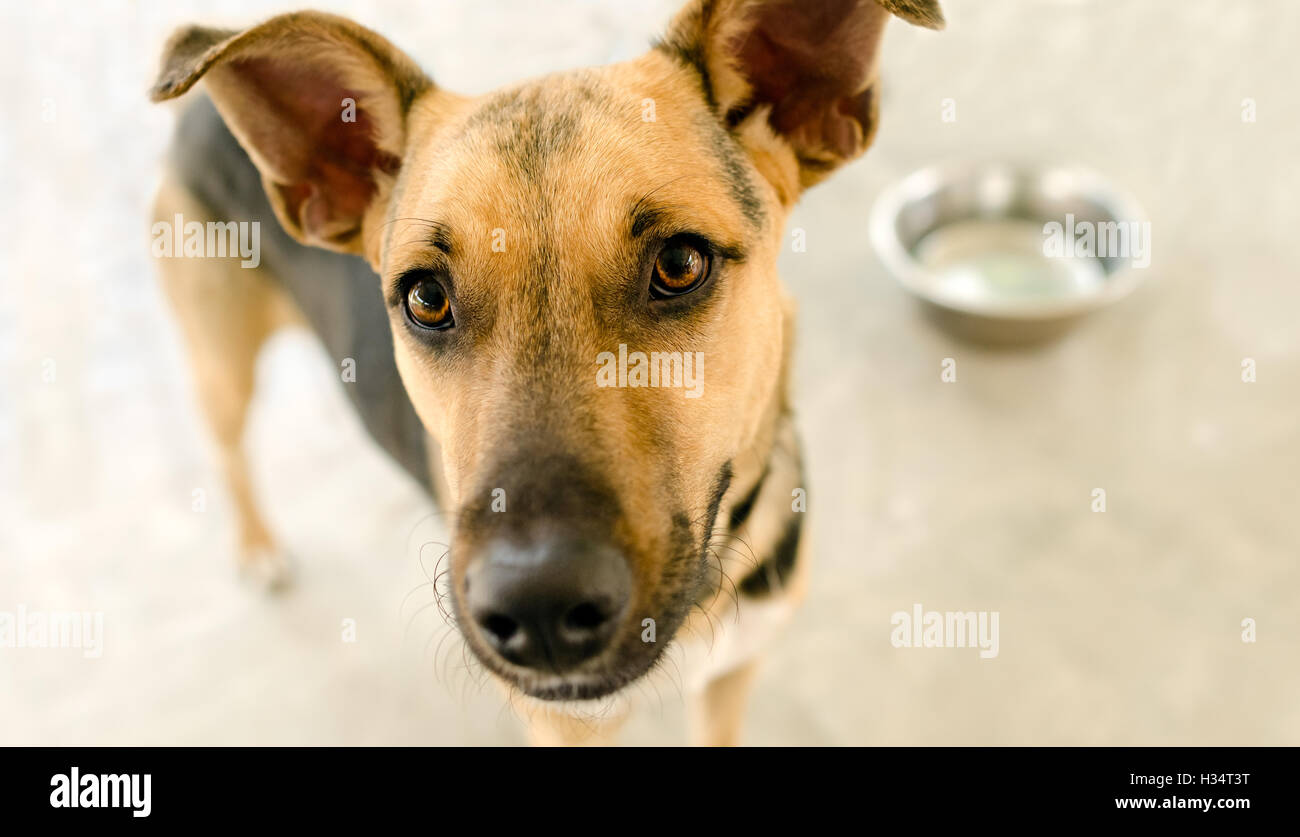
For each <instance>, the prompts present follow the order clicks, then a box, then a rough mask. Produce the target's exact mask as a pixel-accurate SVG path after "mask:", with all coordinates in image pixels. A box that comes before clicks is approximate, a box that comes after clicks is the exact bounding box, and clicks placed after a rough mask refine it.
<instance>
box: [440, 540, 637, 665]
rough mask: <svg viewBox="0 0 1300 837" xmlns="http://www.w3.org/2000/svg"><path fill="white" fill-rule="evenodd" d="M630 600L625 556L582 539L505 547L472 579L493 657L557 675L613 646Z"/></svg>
mask: <svg viewBox="0 0 1300 837" xmlns="http://www.w3.org/2000/svg"><path fill="white" fill-rule="evenodd" d="M630 593H631V574H630V572H629V570H628V567H627V562H626V561H625V560H624V558H623V556H622V554H621V553H620V552H619V551H618V550H616V549H614V548H613V547H610V546H607V545H603V544H590V543H586V542H583V541H574V540H551V541H545V542H541V543H532V544H527V545H524V546H518V545H515V544H512V543H509V542H507V541H498V542H496V543H494V544H492V545H491V546H489V547H488V548H487V549H485V550H484V551H483V553H482V554H481V555H480V556H479V557H478V558H477V559H476V560H475V561H474V562H473V563H472V564H471V565H470V566H469V568H468V569H467V571H466V576H465V595H466V603H467V605H468V609H469V613H470V616H471V618H473V620H474V622H475V624H476V625H478V627H479V629H480V632H481V633H482V635H483V638H484V640H485V641H486V642H487V643H488V644H489V645H490V646H491V647H492V648H493V650H495V651H496V652H497V653H498V654H500V655H501V657H502V658H504V659H505V660H507V661H508V662H511V663H513V664H515V665H518V666H523V667H525V668H533V669H538V670H544V671H551V672H557V673H558V672H563V671H566V670H569V669H572V668H574V667H576V666H578V665H579V664H581V663H582V662H583V661H585V660H588V659H590V658H592V657H594V656H596V655H597V654H599V653H600V652H601V651H603V650H604V649H605V648H606V647H607V646H608V645H609V643H610V640H611V639H612V638H613V636H614V634H615V632H616V630H617V628H618V625H619V623H620V621H621V620H622V616H623V614H624V612H625V611H626V609H627V605H628V599H629V596H630Z"/></svg>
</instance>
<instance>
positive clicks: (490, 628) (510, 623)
mask: <svg viewBox="0 0 1300 837" xmlns="http://www.w3.org/2000/svg"><path fill="white" fill-rule="evenodd" d="M483 627H484V629H485V630H487V632H488V633H490V634H492V636H493V637H495V638H496V640H497V641H498V642H506V641H507V640H509V639H510V637H512V636H514V635H515V631H517V630H519V623H518V622H516V621H515V620H513V619H511V618H510V617H509V616H502V615H501V614H500V613H491V614H488V617H487V618H486V619H484V620H483Z"/></svg>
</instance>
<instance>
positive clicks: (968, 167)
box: [868, 160, 1150, 321]
mask: <svg viewBox="0 0 1300 837" xmlns="http://www.w3.org/2000/svg"><path fill="white" fill-rule="evenodd" d="M990 175H993V176H1004V177H1007V176H1010V177H1018V178H1023V177H1026V176H1028V177H1031V178H1033V179H1034V180H1043V179H1045V178H1048V177H1066V178H1070V179H1071V180H1073V181H1074V182H1075V183H1076V184H1078V185H1077V187H1076V191H1075V194H1078V195H1081V196H1086V197H1087V198H1088V199H1089V200H1091V201H1092V202H1094V203H1097V204H1100V205H1102V206H1103V207H1105V208H1106V211H1107V212H1109V213H1110V214H1111V217H1113V218H1116V219H1122V220H1125V221H1138V222H1149V221H1150V218H1149V217H1148V216H1147V214H1146V212H1145V211H1144V210H1143V208H1142V205H1141V204H1140V203H1138V201H1137V199H1136V198H1134V197H1133V196H1132V195H1131V194H1129V193H1128V192H1127V191H1125V190H1123V189H1121V188H1119V187H1117V186H1115V185H1114V183H1113V182H1112V181H1111V180H1109V179H1108V178H1106V177H1104V176H1103V175H1101V174H1099V173H1098V172H1097V171H1095V170H1093V169H1090V168H1087V167H1086V166H1082V165H1077V164H1070V163H1033V162H1030V163H1026V162H1019V163H1017V162H1011V161H1007V160H975V161H961V162H946V163H934V164H931V165H928V166H923V167H921V168H919V169H916V170H914V171H912V172H911V173H909V174H906V175H904V176H903V177H901V178H899V179H897V180H895V181H894V182H893V183H891V184H889V185H888V186H886V187H885V189H884V190H882V191H881V192H880V194H879V195H878V196H877V197H876V200H875V203H874V204H873V205H872V208H871V215H870V219H869V222H868V227H869V235H870V238H871V242H872V245H873V246H874V248H875V250H876V255H877V256H878V257H879V258H880V260H881V261H882V262H883V263H884V265H885V267H886V269H888V271H889V272H890V273H891V274H892V275H893V276H894V279H895V280H896V281H897V282H898V283H899V284H901V285H902V286H903V287H904V288H905V289H906V290H907V291H908V292H909V293H911V294H913V295H914V296H916V297H919V298H921V299H923V300H926V301H927V302H930V303H933V304H935V305H938V306H939V307H941V308H945V309H948V310H950V311H956V312H958V313H962V314H969V315H973V316H978V317H989V318H997V319H1005V320H1023V321H1039V320H1053V319H1061V318H1065V317H1073V316H1079V315H1082V314H1085V313H1088V312H1090V311H1094V310H1096V309H1098V308H1102V307H1105V306H1107V305H1111V304H1113V303H1115V302H1118V301H1119V300H1121V299H1123V298H1124V297H1126V296H1128V295H1129V294H1130V293H1132V292H1133V291H1134V289H1136V288H1137V287H1138V286H1139V285H1141V284H1142V283H1143V282H1144V281H1146V276H1145V275H1144V274H1146V273H1148V272H1149V270H1150V266H1148V267H1145V268H1135V267H1133V266H1132V265H1130V264H1125V265H1124V266H1122V267H1120V268H1119V269H1118V270H1116V271H1115V272H1114V273H1111V274H1109V275H1108V276H1107V278H1106V281H1105V282H1104V283H1103V284H1102V286H1101V287H1100V288H1099V289H1097V290H1096V291H1095V292H1092V293H1088V294H1084V295H1080V296H1075V297H1069V298H1064V299H1041V300H1017V301H1016V303H1015V304H1014V305H1012V304H1001V305H1000V304H999V302H1000V300H998V299H997V298H996V297H992V298H988V299H985V300H982V301H979V302H972V301H971V300H968V299H957V298H953V297H951V296H948V295H945V294H944V293H942V292H941V291H940V290H939V289H938V287H937V284H936V277H935V275H934V274H933V273H932V272H931V271H930V270H928V269H927V268H926V267H925V266H924V265H922V264H921V263H920V262H918V261H917V260H916V259H915V258H914V257H913V256H912V254H911V253H910V252H908V249H907V248H906V247H905V246H903V242H902V241H901V240H900V239H899V237H898V228H897V225H896V224H895V221H896V220H897V219H898V217H899V215H900V214H901V213H902V211H903V209H904V208H905V207H907V206H908V205H910V204H912V203H915V202H916V201H918V200H921V199H923V198H925V197H927V196H929V195H931V194H933V193H934V191H936V190H937V189H938V188H940V187H942V186H943V185H945V184H948V183H952V182H954V181H959V180H969V179H982V178H985V177H988V176H990ZM1001 302H1003V303H1005V301H1001Z"/></svg>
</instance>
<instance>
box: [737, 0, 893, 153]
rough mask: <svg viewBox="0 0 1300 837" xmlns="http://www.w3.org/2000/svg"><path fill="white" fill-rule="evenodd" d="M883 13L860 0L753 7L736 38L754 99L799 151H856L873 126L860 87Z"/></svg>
mask: <svg viewBox="0 0 1300 837" xmlns="http://www.w3.org/2000/svg"><path fill="white" fill-rule="evenodd" d="M888 17H889V15H888V13H887V12H885V11H884V10H883V9H882V8H881V7H879V6H877V5H876V4H875V3H872V2H868V3H862V2H859V0H822V2H817V3H809V2H806V0H784V2H772V3H764V4H762V5H760V6H758V8H757V9H756V10H755V11H754V12H753V14H752V17H751V18H750V20H749V22H750V28H749V29H748V30H747V31H746V32H745V33H744V34H743V35H741V36H740V38H738V39H737V41H736V42H735V44H734V48H735V55H736V58H737V63H738V65H739V67H740V69H741V72H742V73H743V74H744V75H745V77H746V79H748V80H749V82H750V84H751V86H752V87H753V102H752V104H767V105H771V106H772V113H771V118H770V121H771V125H772V128H773V130H775V131H776V132H777V133H779V134H782V135H785V136H786V138H787V139H788V140H789V141H790V142H791V143H793V144H794V145H795V146H796V148H798V149H800V150H803V151H817V150H824V151H831V152H833V153H835V154H837V155H840V156H844V157H849V156H852V155H854V154H856V153H857V152H858V151H860V150H861V145H862V141H863V138H864V137H865V136H867V135H868V134H869V133H870V129H871V126H870V119H871V112H872V101H871V100H872V93H871V91H870V90H865V91H864V90H863V86H864V85H865V84H866V83H867V81H868V79H869V76H870V74H871V72H872V67H873V65H874V64H875V58H876V50H877V48H878V44H879V42H880V34H881V32H882V31H883V29H884V25H885V22H886V21H887V20H888Z"/></svg>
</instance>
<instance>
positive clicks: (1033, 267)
mask: <svg viewBox="0 0 1300 837" xmlns="http://www.w3.org/2000/svg"><path fill="white" fill-rule="evenodd" d="M1043 242H1044V235H1043V224H1042V222H1038V221H1030V220H1027V219H1019V218H972V219H969V220H964V221H957V222H954V223H951V224H946V225H944V226H942V227H939V228H937V229H935V230H933V231H931V232H929V233H927V234H926V235H925V236H924V237H923V238H922V239H921V240H920V241H918V242H917V244H916V247H915V248H914V250H913V255H914V256H915V257H916V259H917V261H919V262H920V263H921V264H923V265H925V266H926V268H928V269H929V271H930V272H931V274H932V275H933V276H934V277H935V291H936V296H938V297H940V298H942V299H945V300H949V301H951V302H954V303H958V304H961V303H965V304H969V305H973V306H977V307H984V306H986V305H988V304H990V303H996V304H997V306H999V307H1006V306H1012V307H1014V306H1015V305H1016V304H1017V303H1021V304H1025V305H1033V304H1034V303H1036V302H1041V301H1047V300H1061V299H1071V298H1074V297H1082V296H1089V295H1091V294H1094V293H1096V292H1097V291H1099V290H1100V289H1101V287H1100V286H1101V285H1103V284H1104V283H1105V282H1106V271H1105V268H1104V267H1103V266H1102V263H1101V262H1100V261H1098V260H1097V259H1095V258H1091V257H1070V258H1062V257H1053V256H1047V255H1045V254H1044V252H1043Z"/></svg>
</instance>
